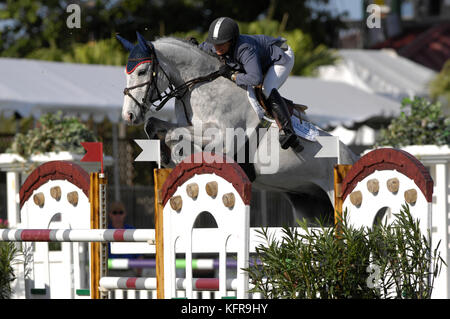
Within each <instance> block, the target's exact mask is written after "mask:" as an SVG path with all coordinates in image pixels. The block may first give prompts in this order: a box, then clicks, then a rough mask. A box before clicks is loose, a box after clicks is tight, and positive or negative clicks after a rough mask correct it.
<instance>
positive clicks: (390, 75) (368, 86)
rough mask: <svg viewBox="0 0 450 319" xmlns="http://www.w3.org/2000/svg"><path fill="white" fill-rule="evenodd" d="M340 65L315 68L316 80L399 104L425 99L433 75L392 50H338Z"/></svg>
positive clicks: (431, 71)
mask: <svg viewBox="0 0 450 319" xmlns="http://www.w3.org/2000/svg"><path fill="white" fill-rule="evenodd" d="M337 53H338V55H339V56H340V57H341V60H340V62H338V63H337V64H336V65H332V66H323V67H320V68H319V77H320V78H321V79H325V80H334V81H340V82H344V83H348V84H351V85H353V86H356V87H358V88H360V89H362V90H364V91H366V92H368V93H373V94H378V95H381V96H384V97H387V98H390V99H393V100H395V101H398V102H401V100H402V99H403V98H405V97H409V98H413V97H414V96H428V84H429V82H430V81H431V80H432V79H433V78H434V77H435V76H436V72H435V71H433V70H431V69H429V68H427V67H425V66H423V65H420V64H418V63H415V62H413V61H410V60H408V59H406V58H404V57H401V56H399V55H397V53H396V52H395V51H393V50H360V49H344V50H338V51H337Z"/></svg>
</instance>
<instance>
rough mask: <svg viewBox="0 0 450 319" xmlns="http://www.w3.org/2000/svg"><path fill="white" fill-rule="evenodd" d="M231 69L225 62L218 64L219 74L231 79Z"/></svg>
mask: <svg viewBox="0 0 450 319" xmlns="http://www.w3.org/2000/svg"><path fill="white" fill-rule="evenodd" d="M233 73H234V72H233V69H232V68H230V67H229V66H228V65H227V64H223V65H221V66H220V68H219V75H221V76H223V77H225V78H227V79H230V80H231V76H232V75H233Z"/></svg>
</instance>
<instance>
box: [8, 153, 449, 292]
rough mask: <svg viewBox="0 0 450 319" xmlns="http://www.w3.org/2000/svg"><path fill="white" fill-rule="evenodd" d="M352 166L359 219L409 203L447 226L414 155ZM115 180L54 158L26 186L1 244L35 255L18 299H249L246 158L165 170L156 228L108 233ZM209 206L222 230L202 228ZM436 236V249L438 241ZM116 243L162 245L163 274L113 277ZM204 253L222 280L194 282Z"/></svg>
mask: <svg viewBox="0 0 450 319" xmlns="http://www.w3.org/2000/svg"><path fill="white" fill-rule="evenodd" d="M343 172H344V173H343V174H342V176H341V179H339V178H338V179H335V191H336V204H335V208H336V210H338V211H342V210H343V209H347V211H348V213H349V218H350V222H351V223H353V224H355V225H358V226H362V225H364V226H370V227H371V226H373V225H374V223H377V222H379V221H380V220H386V219H387V220H388V221H389V220H390V219H391V218H392V214H393V213H397V212H398V211H399V210H400V207H401V205H402V204H404V203H405V202H407V203H408V204H409V206H410V210H411V213H412V215H413V216H414V217H415V218H419V219H420V222H421V227H422V231H423V232H424V233H426V231H427V229H434V228H436V227H442V225H438V224H436V222H435V218H434V215H436V214H438V213H439V214H441V212H436V211H433V212H432V201H433V196H432V195H433V180H432V179H431V177H430V174H429V172H428V170H427V169H426V168H425V167H424V166H423V165H422V164H421V163H420V162H419V161H418V160H417V159H416V158H415V157H414V156H412V155H411V154H409V153H407V152H404V151H400V150H396V149H378V150H374V151H371V152H370V153H368V154H366V155H365V156H363V157H362V158H361V159H360V160H359V161H358V162H356V163H355V164H354V165H353V166H352V167H350V166H348V167H347V168H346V169H345V170H344V171H343ZM105 184H106V180H105V179H102V178H100V177H99V174H98V173H91V176H89V175H88V174H87V173H86V172H85V171H84V170H82V169H81V168H80V167H79V166H78V165H76V164H72V163H69V162H61V161H54V162H48V163H45V164H43V165H41V166H39V167H38V168H37V169H36V170H35V171H33V173H32V174H31V175H30V176H29V177H28V179H27V180H26V181H25V183H24V184H23V185H22V187H21V189H20V207H21V211H20V219H21V220H20V224H18V226H17V227H18V229H7V230H0V240H1V241H15V242H23V243H22V245H23V247H24V248H25V250H26V251H28V252H29V253H30V254H29V255H28V256H25V259H24V260H23V262H24V263H23V264H21V265H19V266H16V270H17V271H18V272H17V274H18V276H17V277H18V278H19V279H18V280H16V281H15V282H14V286H13V288H14V289H16V291H17V292H18V294H17V295H16V297H17V298H23V297H26V298H100V297H105V296H106V292H107V291H109V290H114V289H127V290H129V291H132V290H136V289H142V290H155V289H157V291H158V298H174V297H178V295H177V292H178V291H180V290H181V291H185V296H186V297H187V298H194V291H198V290H202V291H218V297H219V298H220V297H228V296H229V294H228V292H229V291H236V296H237V298H247V297H248V289H249V281H248V276H247V274H246V272H244V271H242V270H241V269H242V268H247V267H248V263H249V260H248V257H249V252H251V251H252V250H253V248H252V247H253V246H254V243H253V239H252V238H253V236H254V234H253V230H252V229H250V227H249V213H250V206H249V205H250V196H251V183H250V181H249V180H248V178H247V176H246V175H245V173H244V172H243V170H242V169H241V168H240V166H239V165H238V164H236V163H235V162H233V161H231V160H229V159H227V158H225V157H223V156H222V155H220V156H218V155H213V154H210V153H200V154H194V155H192V156H191V157H190V158H188V159H186V160H185V161H183V162H182V163H181V164H179V165H178V166H177V167H176V168H174V169H173V170H170V169H160V170H155V225H156V227H155V230H143V229H138V230H106V229H104V228H105V227H104V225H105V220H104V219H105V205H104V199H105V189H104V186H105ZM102 186H103V188H102ZM206 212H207V213H209V214H211V216H212V217H213V218H214V219H215V221H216V223H217V226H218V227H217V228H209V229H193V225H194V223H195V221H196V220H197V218H198V216H199V215H201V214H205V213H206ZM444 227H447V226H445V225H444ZM97 228H103V229H97ZM199 238H201V239H199ZM438 239H440V240H442V239H445V242H444V243H443V245H441V248H440V249H441V251H442V252H443V253H445V256H447V250H448V241H447V239H446V238H445V237H442V238H441V237H439V238H438ZM52 241H53V242H61V243H60V245H61V247H60V248H59V249H56V250H55V251H51V250H50V251H49V245H48V243H47V242H52ZM433 241H434V242H433V245H435V244H436V242H437V241H435V237H433ZM86 242H91V244H90V245H88V244H87V243H86ZM106 242H129V243H130V244H129V245H130V247H131V245H136V244H139V242H140V243H143V244H145V245H146V246H145V247H153V248H152V249H153V250H152V251H153V252H156V259H155V260H154V261H153V262H154V265H155V266H156V275H157V278H145V277H142V278H129V277H106V276H105V271H106V269H107V263H106V252H105V250H104V247H103V248H102V247H101V246H100V245H102V243H106ZM132 242H135V243H133V244H131V243H132ZM151 245H155V246H151ZM442 246H443V247H442ZM31 250H34V252H33V253H31ZM204 252H208V253H210V252H214V253H217V254H218V255H219V258H218V260H214V261H212V260H210V261H209V263H210V264H213V265H215V264H217V266H218V269H219V278H193V274H192V271H193V269H194V268H195V266H194V267H193V263H192V262H193V261H195V260H194V259H193V258H192V254H193V253H204ZM130 253H131V252H130ZM132 253H136V251H133V252H132ZM142 253H145V251H142ZM180 253H181V254H185V261H184V264H183V267H182V268H184V269H185V273H186V277H185V278H177V277H176V269H177V266H176V264H177V261H176V255H177V254H180ZM230 253H235V254H237V260H236V263H235V264H234V265H233V266H232V267H236V270H237V278H227V272H226V268H227V263H228V261H229V258H228V256H227V255H228V254H230ZM29 257H31V259H29ZM27 258H28V259H27ZM153 262H152V263H153ZM194 264H195V263H194ZM229 266H230V265H229ZM178 268H179V267H178ZM210 268H211V266H210ZM213 268H214V267H213ZM55 274H57V275H55ZM20 278H22V279H20ZM448 287H449V284H448V278H447V271H445V272H444V271H443V273H442V274H441V276H440V277H439V278H438V279H437V280H436V282H435V292H436V293H434V292H433V297H441V298H448V292H447V289H448Z"/></svg>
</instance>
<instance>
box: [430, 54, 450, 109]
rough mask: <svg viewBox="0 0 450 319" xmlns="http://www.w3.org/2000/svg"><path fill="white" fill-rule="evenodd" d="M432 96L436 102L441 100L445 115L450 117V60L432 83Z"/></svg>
mask: <svg viewBox="0 0 450 319" xmlns="http://www.w3.org/2000/svg"><path fill="white" fill-rule="evenodd" d="M430 95H431V97H432V98H433V99H434V100H441V102H442V103H443V107H444V108H445V109H444V113H445V114H446V115H450V59H449V60H447V62H445V64H444V67H443V68H442V70H441V72H439V74H438V75H436V77H435V78H434V80H433V81H432V82H431V84H430Z"/></svg>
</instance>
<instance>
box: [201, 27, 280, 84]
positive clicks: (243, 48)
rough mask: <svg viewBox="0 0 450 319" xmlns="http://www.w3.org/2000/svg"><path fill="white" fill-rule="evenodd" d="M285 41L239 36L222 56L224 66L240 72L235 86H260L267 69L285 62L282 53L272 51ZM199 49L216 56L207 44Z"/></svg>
mask: <svg viewBox="0 0 450 319" xmlns="http://www.w3.org/2000/svg"><path fill="white" fill-rule="evenodd" d="M285 41H286V40H285V39H284V38H281V37H279V38H274V37H271V36H267V35H246V34H241V35H240V36H239V38H238V40H237V41H236V44H235V45H234V47H231V48H230V50H229V51H228V53H226V54H225V55H224V56H222V57H223V58H224V60H225V63H226V64H228V65H229V66H230V67H232V68H233V69H234V70H236V71H239V72H240V73H239V74H238V75H237V76H236V84H237V85H239V86H242V87H246V86H249V85H250V86H257V85H259V84H262V83H263V80H264V74H266V72H267V70H268V69H269V67H271V66H272V65H274V64H284V63H285V62H286V55H285V54H284V52H283V51H282V50H274V46H278V47H280V46H281V45H283V44H284V43H285ZM199 48H200V49H202V50H203V51H205V52H207V53H209V54H212V55H217V53H216V50H215V49H214V46H213V45H212V44H210V43H208V42H203V43H202V44H200V45H199Z"/></svg>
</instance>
